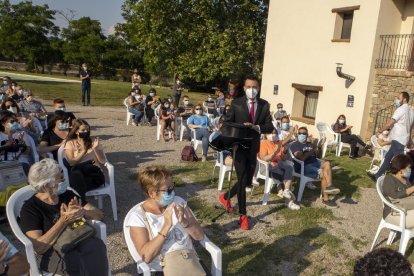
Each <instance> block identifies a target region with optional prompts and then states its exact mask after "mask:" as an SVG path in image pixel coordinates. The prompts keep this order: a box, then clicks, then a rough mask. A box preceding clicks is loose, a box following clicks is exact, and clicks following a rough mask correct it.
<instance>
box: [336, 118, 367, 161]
mask: <svg viewBox="0 0 414 276" xmlns="http://www.w3.org/2000/svg"><path fill="white" fill-rule="evenodd" d="M351 129H352V126H350V125H347V124H346V118H345V115H343V114H341V115H339V117H338V119H336V123H335V125H334V127H333V131H335V132H336V133H339V134H340V135H341V142H343V143H348V144H350V145H351V154H350V155H349V157H350V158H357V157H359V156H358V150H359V148H358V147H357V145H358V144H360V145H361V146H363V147H364V148H365V149H369V148H370V146H369V145H367V144H365V143H364V141H362V140H361V138H359V137H358V136H356V135H355V134H351Z"/></svg>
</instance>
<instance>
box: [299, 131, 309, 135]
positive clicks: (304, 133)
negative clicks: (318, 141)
mask: <svg viewBox="0 0 414 276" xmlns="http://www.w3.org/2000/svg"><path fill="white" fill-rule="evenodd" d="M298 134H303V135H308V134H307V133H306V132H298Z"/></svg>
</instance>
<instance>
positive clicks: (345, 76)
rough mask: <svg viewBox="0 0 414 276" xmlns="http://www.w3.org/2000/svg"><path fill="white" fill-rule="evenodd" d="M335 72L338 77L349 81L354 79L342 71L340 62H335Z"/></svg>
mask: <svg viewBox="0 0 414 276" xmlns="http://www.w3.org/2000/svg"><path fill="white" fill-rule="evenodd" d="M336 74H337V75H338V77H340V78H343V79H346V80H349V81H354V80H355V77H354V76H351V75H348V74H345V73H343V72H342V63H337V64H336Z"/></svg>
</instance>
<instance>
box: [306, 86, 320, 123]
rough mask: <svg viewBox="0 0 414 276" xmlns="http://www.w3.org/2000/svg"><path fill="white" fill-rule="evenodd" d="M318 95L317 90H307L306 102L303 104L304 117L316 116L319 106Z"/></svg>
mask: <svg viewBox="0 0 414 276" xmlns="http://www.w3.org/2000/svg"><path fill="white" fill-rule="evenodd" d="M318 95H319V93H318V92H316V91H309V90H307V91H305V103H304V105H303V114H302V116H303V117H304V118H308V119H314V120H315V117H316V108H317V106H318Z"/></svg>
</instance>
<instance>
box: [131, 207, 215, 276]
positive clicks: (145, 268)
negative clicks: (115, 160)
mask: <svg viewBox="0 0 414 276" xmlns="http://www.w3.org/2000/svg"><path fill="white" fill-rule="evenodd" d="M139 204H140V203H138V204H137V205H135V206H134V207H132V209H131V210H129V212H128V214H127V215H126V217H125V220H124V224H123V229H124V238H125V241H126V244H127V246H128V250H129V253H130V254H131V256H132V258H133V259H134V261H135V262H136V263H137V267H138V268H141V270H142V272H143V274H144V276H150V275H151V273H150V271H154V270H153V269H151V268H150V267H149V266H148V264H146V263H145V262H144V261H142V258H141V256H140V255H139V254H138V251H137V250H136V248H135V245H134V243H133V241H132V239H131V235H130V233H129V227H127V224H128V222H129V220H130V219H131V216H132V213H133V212H135V210H136V209H137V208H139V207H138V206H139ZM199 242H200V244H201V246H203V247H204V248H205V249H206V250H207V251H208V252H209V253H210V255H211V259H212V262H211V274H212V275H213V276H221V275H222V268H221V266H222V252H221V249H220V248H218V247H217V246H216V245H215V244H214V243H213V242H211V241H210V240H209V239H208V238H207V236H206V235H204V239H203V240H201V241H199Z"/></svg>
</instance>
